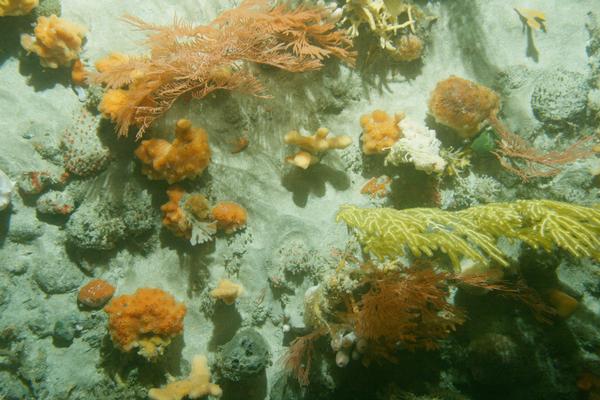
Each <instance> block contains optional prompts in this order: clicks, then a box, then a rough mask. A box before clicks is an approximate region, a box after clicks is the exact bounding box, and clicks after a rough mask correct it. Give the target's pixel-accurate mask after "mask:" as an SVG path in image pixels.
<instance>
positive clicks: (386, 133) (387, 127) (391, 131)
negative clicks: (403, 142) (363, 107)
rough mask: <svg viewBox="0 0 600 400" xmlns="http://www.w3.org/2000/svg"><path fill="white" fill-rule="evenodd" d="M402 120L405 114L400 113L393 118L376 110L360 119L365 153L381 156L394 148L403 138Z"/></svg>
mask: <svg viewBox="0 0 600 400" xmlns="http://www.w3.org/2000/svg"><path fill="white" fill-rule="evenodd" d="M402 118H404V114H401V113H399V114H396V115H394V116H393V117H391V116H389V115H388V113H386V112H385V111H382V110H375V111H373V112H372V113H371V114H365V115H363V116H362V117H360V126H361V127H362V129H363V134H362V150H363V152H364V153H365V154H381V153H384V152H385V151H386V150H388V149H389V148H390V147H392V146H393V145H394V143H396V142H397V141H398V140H399V139H400V138H401V137H402V130H401V129H400V127H399V126H398V122H400V121H401V120H402Z"/></svg>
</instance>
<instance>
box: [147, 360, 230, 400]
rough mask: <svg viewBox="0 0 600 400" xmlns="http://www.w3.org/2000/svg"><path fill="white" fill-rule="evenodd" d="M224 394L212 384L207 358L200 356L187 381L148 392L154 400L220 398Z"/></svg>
mask: <svg viewBox="0 0 600 400" xmlns="http://www.w3.org/2000/svg"><path fill="white" fill-rule="evenodd" d="M222 394H223V390H221V387H220V386H219V385H217V384H214V383H211V382H210V371H209V370H208V365H207V362H206V357H204V356H200V355H198V356H195V357H194V359H193V360H192V371H191V372H190V376H188V377H187V379H182V380H180V381H175V382H171V383H169V384H167V386H165V387H163V388H154V389H150V391H149V392H148V396H149V397H150V399H152V400H181V399H183V398H184V397H186V396H187V397H188V398H190V399H199V398H201V397H203V396H206V395H210V396H216V397H220V396H221V395H222Z"/></svg>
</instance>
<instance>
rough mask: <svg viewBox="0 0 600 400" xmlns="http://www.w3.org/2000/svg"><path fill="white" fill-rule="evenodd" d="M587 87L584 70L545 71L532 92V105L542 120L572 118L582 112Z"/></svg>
mask: <svg viewBox="0 0 600 400" xmlns="http://www.w3.org/2000/svg"><path fill="white" fill-rule="evenodd" d="M589 91H590V85H589V83H588V80H587V78H586V77H585V76H584V75H583V74H580V73H578V72H571V71H565V70H562V69H556V70H552V71H548V72H544V73H542V74H541V76H540V77H539V79H538V80H537V83H536V85H535V87H534V89H533V93H532V94H531V108H532V110H533V113H534V114H535V116H536V118H537V119H539V120H540V121H542V122H545V123H560V122H562V121H567V122H575V121H576V120H577V118H579V117H581V116H582V115H584V113H585V110H586V106H587V98H588V92H589Z"/></svg>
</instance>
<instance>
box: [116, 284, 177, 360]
mask: <svg viewBox="0 0 600 400" xmlns="http://www.w3.org/2000/svg"><path fill="white" fill-rule="evenodd" d="M104 311H106V313H107V314H108V328H109V331H110V336H111V338H112V340H113V343H115V345H117V347H119V348H120V349H121V350H123V351H130V350H131V349H133V348H135V347H139V351H138V353H139V354H140V355H142V356H144V357H146V358H148V359H152V358H155V357H157V356H158V355H160V354H162V351H163V350H164V348H165V347H166V346H167V345H168V344H169V343H170V342H171V339H172V338H173V337H175V336H177V335H179V334H180V333H182V332H183V317H184V316H185V313H186V307H185V305H183V304H182V303H179V302H177V301H176V300H175V298H174V297H173V296H171V295H170V294H169V293H167V292H165V291H163V290H161V289H154V288H141V289H138V290H136V292H135V293H134V294H133V295H122V296H118V297H115V298H114V299H112V301H111V302H110V303H109V304H108V305H107V306H106V307H104Z"/></svg>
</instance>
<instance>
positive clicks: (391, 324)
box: [353, 267, 464, 350]
mask: <svg viewBox="0 0 600 400" xmlns="http://www.w3.org/2000/svg"><path fill="white" fill-rule="evenodd" d="M369 284H370V289H369V291H368V292H367V293H365V294H364V295H363V296H362V297H361V298H360V301H359V303H358V304H357V307H355V310H354V316H353V320H354V327H355V332H356V335H357V336H358V337H360V338H364V339H366V340H370V341H373V342H375V343H377V344H381V345H384V346H385V347H386V348H387V349H390V350H392V349H394V348H395V347H396V345H397V344H398V343H399V344H400V345H401V346H402V347H404V348H409V349H415V348H425V349H427V350H431V349H435V348H437V347H438V341H439V340H440V339H444V338H446V337H447V336H448V335H449V334H450V333H451V332H452V331H454V330H455V328H456V326H457V325H460V324H462V323H463V321H464V316H463V313H462V312H461V311H460V310H459V309H458V308H456V307H455V306H453V305H452V304H450V303H449V302H448V301H447V297H448V292H447V288H448V284H447V275H446V274H444V273H438V272H435V271H434V270H433V269H431V268H427V269H419V268H416V267H411V268H408V269H406V270H403V271H397V272H392V273H378V274H375V275H374V276H372V277H370V278H369Z"/></svg>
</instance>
